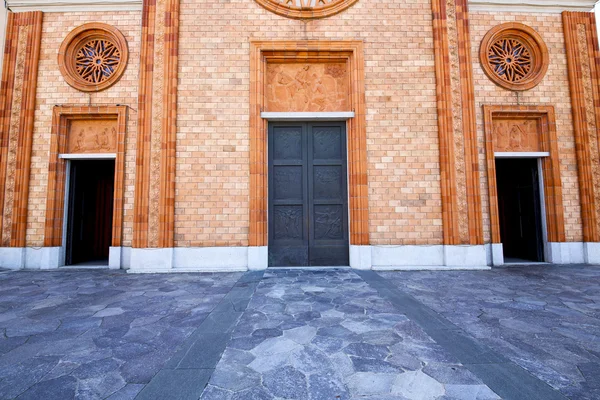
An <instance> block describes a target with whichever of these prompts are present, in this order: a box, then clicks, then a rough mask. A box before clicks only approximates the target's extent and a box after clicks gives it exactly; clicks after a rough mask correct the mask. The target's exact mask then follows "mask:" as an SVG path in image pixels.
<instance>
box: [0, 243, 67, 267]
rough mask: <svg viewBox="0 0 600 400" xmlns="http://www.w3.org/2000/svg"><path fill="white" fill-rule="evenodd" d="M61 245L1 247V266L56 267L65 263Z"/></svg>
mask: <svg viewBox="0 0 600 400" xmlns="http://www.w3.org/2000/svg"><path fill="white" fill-rule="evenodd" d="M62 258H63V257H61V252H60V247H0V267H4V268H10V269H23V268H27V269H54V268H58V267H59V266H60V265H64V260H63V259H62Z"/></svg>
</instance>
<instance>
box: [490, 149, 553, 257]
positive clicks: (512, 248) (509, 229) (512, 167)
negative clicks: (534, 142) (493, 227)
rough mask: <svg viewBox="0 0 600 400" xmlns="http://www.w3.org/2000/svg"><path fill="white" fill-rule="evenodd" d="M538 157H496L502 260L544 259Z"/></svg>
mask: <svg viewBox="0 0 600 400" xmlns="http://www.w3.org/2000/svg"><path fill="white" fill-rule="evenodd" d="M539 179H540V178H539V170H538V160H537V159H536V158H510V159H496V182H497V185H498V211H499V217H500V218H499V219H500V237H501V239H502V247H503V249H504V262H505V263H511V262H521V261H535V262H540V261H544V241H543V234H542V211H541V209H542V207H541V196H540V182H539Z"/></svg>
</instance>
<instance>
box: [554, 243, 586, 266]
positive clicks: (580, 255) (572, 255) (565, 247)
mask: <svg viewBox="0 0 600 400" xmlns="http://www.w3.org/2000/svg"><path fill="white" fill-rule="evenodd" d="M584 247H585V246H584V244H583V242H567V243H558V242H548V246H547V250H546V261H547V262H549V263H553V264H583V263H585V254H584Z"/></svg>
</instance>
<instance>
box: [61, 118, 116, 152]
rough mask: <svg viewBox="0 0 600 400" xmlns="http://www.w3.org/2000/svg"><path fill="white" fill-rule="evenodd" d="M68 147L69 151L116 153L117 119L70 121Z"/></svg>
mask: <svg viewBox="0 0 600 400" xmlns="http://www.w3.org/2000/svg"><path fill="white" fill-rule="evenodd" d="M67 149H68V152H69V153H116V152H117V120H111V119H93V120H87V119H80V120H72V121H70V125H69V133H68V145H67Z"/></svg>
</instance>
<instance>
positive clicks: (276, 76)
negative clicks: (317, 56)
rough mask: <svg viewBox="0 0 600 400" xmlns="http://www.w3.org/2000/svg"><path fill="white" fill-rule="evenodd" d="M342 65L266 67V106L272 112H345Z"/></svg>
mask: <svg viewBox="0 0 600 400" xmlns="http://www.w3.org/2000/svg"><path fill="white" fill-rule="evenodd" d="M348 85H349V82H348V72H347V67H346V64H345V63H289V64H279V63H273V64H268V65H267V84H266V93H265V100H266V101H265V103H266V104H265V105H266V109H267V110H268V111H272V112H306V111H312V112H323V111H348V110H349V109H350V106H349V101H348Z"/></svg>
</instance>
